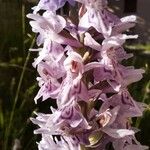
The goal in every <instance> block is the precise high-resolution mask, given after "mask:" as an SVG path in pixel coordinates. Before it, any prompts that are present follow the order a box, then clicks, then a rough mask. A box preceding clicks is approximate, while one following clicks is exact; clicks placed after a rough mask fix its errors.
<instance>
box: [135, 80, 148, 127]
mask: <svg viewBox="0 0 150 150" xmlns="http://www.w3.org/2000/svg"><path fill="white" fill-rule="evenodd" d="M149 86H150V81H149V82H148V83H147V85H146V87H145V93H144V96H143V99H142V101H141V102H142V103H144V102H145V99H146V96H147V89H148V88H149ZM141 119H142V117H140V118H137V119H136V122H135V127H136V128H139V126H140V123H141Z"/></svg>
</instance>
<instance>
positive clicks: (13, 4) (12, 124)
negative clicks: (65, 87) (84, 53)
mask: <svg viewBox="0 0 150 150" xmlns="http://www.w3.org/2000/svg"><path fill="white" fill-rule="evenodd" d="M112 1H113V0H111V2H112ZM34 5H35V0H29V1H25V0H24V1H23V0H0V18H1V19H0V150H17V148H16V147H15V146H16V144H18V145H20V149H22V150H36V149H37V144H36V141H38V140H39V137H38V136H36V135H34V134H33V130H34V129H35V128H36V126H34V125H33V124H32V123H31V122H30V120H29V118H30V117H31V116H33V111H38V110H40V111H42V112H45V113H46V112H47V111H48V109H49V105H50V103H54V102H48V101H46V102H43V103H40V104H38V105H35V104H34V100H33V99H34V96H35V95H36V93H37V91H38V86H37V82H36V76H37V74H36V70H35V69H34V68H33V67H32V62H33V59H34V57H36V53H34V52H29V51H28V49H29V48H32V47H34V48H35V47H36V45H35V35H34V34H33V33H32V32H31V28H30V26H29V20H27V18H26V14H28V13H29V12H31V7H32V6H34ZM117 5H118V6H117ZM119 5H120V2H118V3H116V2H115V3H114V6H113V8H115V9H116V12H117V13H118V14H119V11H118V8H119ZM129 10H130V9H129ZM131 13H132V12H131ZM145 22H146V20H145ZM137 28H138V27H137ZM149 29H150V27H149ZM147 30H148V27H147ZM132 31H133V32H136V27H135V28H134V29H132ZM143 34H144V33H143ZM147 36H148V35H147ZM125 48H126V50H127V51H128V52H133V53H134V55H135V56H134V57H133V58H131V59H129V61H128V62H125V63H127V64H128V65H134V66H135V67H136V68H144V69H145V70H146V73H145V74H144V78H143V79H142V80H141V81H140V82H138V83H134V84H132V85H131V86H130V87H129V89H130V92H131V94H132V96H133V98H134V99H136V100H137V101H140V102H145V103H147V104H148V105H149V106H150V42H148V40H147V41H146V42H145V40H143V41H142V40H140V41H129V42H127V44H126V45H125ZM47 103H49V104H48V105H47ZM133 125H134V126H136V127H139V128H140V129H141V131H140V132H139V133H137V135H136V136H137V138H138V140H139V141H140V142H141V143H142V144H145V145H149V146H150V108H148V109H146V110H145V112H144V115H143V117H142V118H133ZM18 149H19V147H18Z"/></svg>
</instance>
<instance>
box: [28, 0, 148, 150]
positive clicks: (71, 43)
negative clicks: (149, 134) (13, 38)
mask: <svg viewBox="0 0 150 150" xmlns="http://www.w3.org/2000/svg"><path fill="white" fill-rule="evenodd" d="M66 2H67V3H68V4H69V5H72V6H75V5H76V7H77V4H78V10H79V11H78V18H76V16H77V15H73V14H71V13H69V15H68V16H60V15H59V14H58V13H57V12H58V11H57V10H58V9H60V8H61V7H63V6H64V5H65V3H66ZM33 10H34V11H33V14H28V15H27V17H28V18H30V19H32V21H30V25H31V26H32V30H33V32H35V33H37V34H38V36H37V40H36V42H37V45H38V46H39V47H40V48H38V49H32V50H33V51H38V57H37V58H36V59H35V61H34V63H33V66H34V67H35V68H37V71H38V74H39V77H37V81H38V84H39V87H40V89H39V91H38V93H37V95H36V97H35V99H34V100H35V103H37V101H38V100H39V99H40V98H41V99H42V101H45V100H50V99H56V103H57V109H54V108H52V107H51V108H50V110H51V112H52V113H51V114H43V113H36V115H37V117H36V118H31V120H32V122H33V123H34V124H37V125H38V126H39V128H38V129H37V130H35V134H41V135H42V140H41V141H40V142H39V143H38V148H39V150H56V149H57V150H80V149H92V150H105V149H108V147H110V146H112V147H113V148H114V149H115V150H129V149H132V150H134V149H135V150H143V149H146V147H145V146H142V145H140V143H139V142H138V141H137V140H136V138H135V135H134V134H135V133H136V132H137V130H136V129H134V128H132V127H131V125H130V118H131V117H138V116H141V115H142V112H143V110H144V105H143V104H142V103H138V102H136V101H134V100H133V98H132V97H131V95H130V93H129V92H128V90H127V87H128V85H129V84H131V83H133V82H137V81H139V80H140V79H141V78H142V74H143V73H144V70H142V69H134V67H133V66H124V65H122V60H126V59H128V58H130V57H132V54H128V53H126V52H125V50H124V49H123V46H122V45H123V44H124V43H125V41H126V40H127V39H134V38H137V35H126V34H123V32H124V31H126V30H127V29H129V28H131V27H133V26H134V25H135V22H136V17H135V16H133V15H131V16H128V17H123V18H121V19H119V18H118V17H117V16H115V15H114V14H113V13H112V12H110V11H109V9H108V6H107V0H40V1H39V3H38V5H37V6H36V7H34V8H33ZM41 10H42V11H41ZM39 11H40V12H42V13H39ZM41 14H42V15H41Z"/></svg>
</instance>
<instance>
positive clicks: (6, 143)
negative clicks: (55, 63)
mask: <svg viewBox="0 0 150 150" xmlns="http://www.w3.org/2000/svg"><path fill="white" fill-rule="evenodd" d="M34 42H35V38H33V41H32V43H31V46H30V48H32V47H33V45H34ZM30 55H31V52H30V51H28V54H27V57H26V60H25V63H24V66H23V70H22V72H21V75H20V79H19V83H18V87H17V91H16V95H15V99H14V103H13V107H12V111H11V114H10V120H9V124H8V127H7V129H6V133H5V137H4V138H5V142H4V150H7V145H8V139H9V135H10V131H11V128H12V121H13V117H14V112H15V108H16V104H17V101H18V97H19V92H20V89H21V85H22V82H23V77H24V74H25V70H26V67H27V64H28V61H29V58H30Z"/></svg>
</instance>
